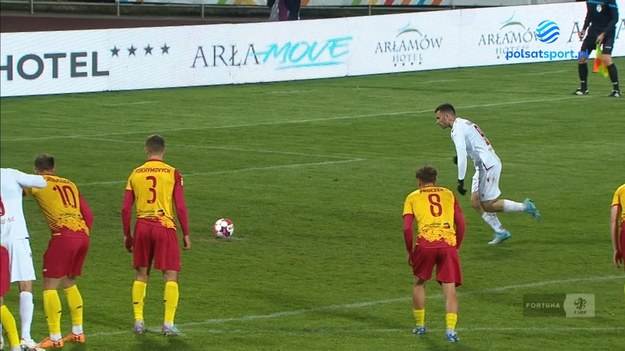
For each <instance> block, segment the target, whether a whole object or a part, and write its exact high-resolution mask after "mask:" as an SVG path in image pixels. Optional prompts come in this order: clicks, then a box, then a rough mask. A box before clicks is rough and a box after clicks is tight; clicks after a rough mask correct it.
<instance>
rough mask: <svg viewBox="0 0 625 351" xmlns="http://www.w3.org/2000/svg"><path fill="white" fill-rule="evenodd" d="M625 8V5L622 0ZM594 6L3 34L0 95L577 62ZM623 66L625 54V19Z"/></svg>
mask: <svg viewBox="0 0 625 351" xmlns="http://www.w3.org/2000/svg"><path fill="white" fill-rule="evenodd" d="M618 3H619V5H620V7H621V8H624V7H625V0H620V1H619V2H618ZM585 13H586V9H585V4H584V3H567V4H550V5H535V6H517V7H501V8H486V9H467V10H454V11H436V12H428V13H409V14H397V15H382V16H363V17H349V18H338V19H325V20H309V21H289V22H267V23H249V24H236V25H235V24H221V25H203V26H183V27H160V28H132V29H108V30H87V31H62V32H35V33H5V34H1V38H0V39H1V40H0V83H1V84H0V96H3V97H5V96H22V95H41V94H61V93H76V92H95V91H115V90H133V89H151V88H165V87H183V86H198V85H218V84H240V83H255V82H267V81H287V80H298V79H314V78H328V77H341V76H352V75H366V74H377V73H393V72H406V71H419V70H430V69H443V68H453V67H470V66H484V65H497V64H512V63H523V62H544V61H550V60H574V59H575V58H576V56H577V51H578V50H579V47H580V45H581V43H580V41H579V39H578V37H577V33H578V32H579V30H580V29H581V26H582V25H583V21H584V16H585ZM613 56H625V19H623V18H621V19H620V20H619V22H618V24H617V33H616V41H615V44H614V49H613Z"/></svg>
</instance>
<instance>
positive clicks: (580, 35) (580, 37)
mask: <svg viewBox="0 0 625 351" xmlns="http://www.w3.org/2000/svg"><path fill="white" fill-rule="evenodd" d="M584 35H586V30H585V29H582V30H581V31H580V32H578V33H577V36H578V37H579V41H582V40H583V39H584Z"/></svg>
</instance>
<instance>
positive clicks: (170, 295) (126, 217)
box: [122, 135, 191, 336]
mask: <svg viewBox="0 0 625 351" xmlns="http://www.w3.org/2000/svg"><path fill="white" fill-rule="evenodd" d="M145 153H146V155H147V161H146V162H145V163H144V164H143V165H141V166H139V167H137V168H135V169H134V170H133V171H132V173H131V174H130V177H129V178H128V183H127V184H126V192H125V195H124V203H123V205H122V224H123V230H124V237H125V242H124V244H125V246H126V249H127V250H128V251H129V252H133V265H134V268H135V270H136V271H137V273H136V275H135V280H134V282H133V284H132V303H133V313H134V317H135V326H134V332H135V333H136V334H143V333H145V322H144V319H143V306H144V300H145V294H146V290H147V284H148V279H149V276H150V269H151V265H152V262H154V268H155V269H158V270H161V271H162V272H163V277H164V278H165V291H164V293H163V295H164V298H163V300H164V303H165V318H164V322H163V327H162V329H161V331H162V333H163V334H164V335H166V336H176V335H179V334H180V332H179V331H178V329H177V328H176V327H175V325H174V317H175V315H176V308H178V298H179V290H178V272H179V271H180V269H181V267H182V265H181V262H180V246H179V244H178V235H177V232H176V224H175V222H174V214H173V208H172V202H173V204H175V206H176V215H177V217H178V221H179V222H180V227H181V229H182V234H183V237H182V238H183V245H184V246H183V248H184V249H185V250H188V249H190V248H191V239H190V238H189V225H188V214H187V206H186V203H185V200H184V191H183V187H182V175H181V174H180V172H178V170H177V169H176V168H174V167H172V166H170V165H168V164H166V163H165V162H164V161H163V155H164V153H165V140H164V139H163V138H162V137H161V136H160V135H151V136H150V137H148V138H147V140H146V141H145ZM133 204H134V205H135V207H136V216H137V221H136V223H135V229H134V237H133V236H132V235H131V234H130V222H131V217H132V206H133Z"/></svg>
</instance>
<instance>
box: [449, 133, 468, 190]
mask: <svg viewBox="0 0 625 351" xmlns="http://www.w3.org/2000/svg"><path fill="white" fill-rule="evenodd" d="M451 140H453V142H454V145H455V146H456V156H457V157H458V179H459V180H463V179H464V177H466V175H467V144H466V142H465V138H464V133H463V132H462V131H461V130H457V131H455V133H454V132H452V133H451Z"/></svg>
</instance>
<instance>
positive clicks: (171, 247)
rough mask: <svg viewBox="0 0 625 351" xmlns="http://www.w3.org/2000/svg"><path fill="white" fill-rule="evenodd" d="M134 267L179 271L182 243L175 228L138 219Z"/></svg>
mask: <svg viewBox="0 0 625 351" xmlns="http://www.w3.org/2000/svg"><path fill="white" fill-rule="evenodd" d="M133 258H134V267H135V268H139V267H150V266H152V262H154V269H158V270H161V271H176V272H179V271H180V268H181V267H182V264H181V263H180V244H178V234H177V233H176V229H174V228H165V227H163V226H162V225H161V224H160V223H156V222H151V221H147V220H141V219H139V220H137V223H136V224H135V236H134V250H133Z"/></svg>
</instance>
